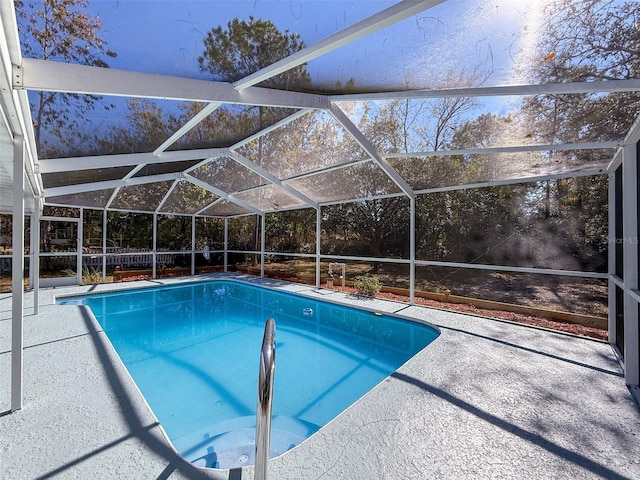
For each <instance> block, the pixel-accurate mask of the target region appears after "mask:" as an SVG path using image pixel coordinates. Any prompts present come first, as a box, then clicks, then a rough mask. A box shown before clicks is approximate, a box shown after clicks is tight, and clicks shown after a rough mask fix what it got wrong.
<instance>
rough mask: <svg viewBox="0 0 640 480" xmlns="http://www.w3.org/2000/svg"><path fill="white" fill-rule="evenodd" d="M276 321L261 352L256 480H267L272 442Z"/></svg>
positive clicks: (267, 331)
mask: <svg viewBox="0 0 640 480" xmlns="http://www.w3.org/2000/svg"><path fill="white" fill-rule="evenodd" d="M275 362H276V321H275V320H274V319H273V318H269V319H267V324H266V325H265V327H264V336H263V338H262V350H261V352H260V371H259V374H258V405H257V408H256V452H255V453H256V460H255V475H254V478H255V480H266V479H267V466H268V463H269V443H270V441H271V406H272V402H273V377H274V373H275V367H276V363H275Z"/></svg>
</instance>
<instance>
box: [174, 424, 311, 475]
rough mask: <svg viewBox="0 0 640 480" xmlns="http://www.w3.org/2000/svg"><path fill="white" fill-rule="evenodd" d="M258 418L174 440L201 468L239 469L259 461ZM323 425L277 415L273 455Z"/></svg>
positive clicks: (286, 449) (273, 435) (181, 450)
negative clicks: (256, 455) (257, 449)
mask: <svg viewBox="0 0 640 480" xmlns="http://www.w3.org/2000/svg"><path fill="white" fill-rule="evenodd" d="M255 423H256V422H255V417H254V416H248V417H237V418H234V419H231V420H227V421H224V422H220V423H218V424H215V425H212V426H211V427H210V428H209V429H208V431H206V432H204V433H200V434H199V435H189V436H188V437H181V438H179V439H172V441H173V443H174V446H175V447H176V448H177V449H178V451H179V452H181V455H182V456H183V457H184V458H185V459H186V460H187V461H189V462H191V463H193V464H194V465H196V466H199V467H208V468H236V467H243V466H246V465H253V464H254V462H255V438H256V427H255ZM318 429H319V427H318V426H317V425H314V424H312V423H309V422H305V421H304V420H299V419H296V418H292V417H286V416H275V417H273V420H272V423H271V442H270V450H269V458H274V457H277V456H279V455H282V454H283V453H285V452H287V451H288V450H291V449H292V448H293V447H295V446H296V445H299V444H300V443H301V442H302V441H304V440H305V439H306V438H308V437H309V436H311V435H312V434H313V433H315V432H316V431H317V430H318Z"/></svg>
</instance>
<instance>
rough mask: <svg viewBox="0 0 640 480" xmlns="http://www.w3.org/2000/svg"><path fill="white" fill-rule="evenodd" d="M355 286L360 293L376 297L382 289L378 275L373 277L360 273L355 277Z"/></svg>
mask: <svg viewBox="0 0 640 480" xmlns="http://www.w3.org/2000/svg"><path fill="white" fill-rule="evenodd" d="M353 286H354V287H355V288H356V290H357V291H358V294H359V295H364V296H367V297H375V296H376V293H378V292H379V291H380V289H381V288H382V286H381V285H380V281H379V280H378V277H372V276H370V275H360V276H359V277H356V278H354V279H353Z"/></svg>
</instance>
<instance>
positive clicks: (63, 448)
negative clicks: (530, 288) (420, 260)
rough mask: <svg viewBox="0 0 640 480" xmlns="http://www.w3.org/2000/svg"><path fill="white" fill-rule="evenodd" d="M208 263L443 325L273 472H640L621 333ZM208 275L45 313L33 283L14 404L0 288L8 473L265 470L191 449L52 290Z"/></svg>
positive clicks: (1, 449)
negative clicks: (560, 329)
mask: <svg viewBox="0 0 640 480" xmlns="http://www.w3.org/2000/svg"><path fill="white" fill-rule="evenodd" d="M207 278H237V279H242V280H246V281H251V282H254V283H258V284H263V285H265V286H268V287H271V288H276V289H280V290H285V291H291V292H295V293H298V294H301V295H309V296H312V297H314V298H318V297H321V298H323V299H326V300H331V301H334V302H338V303H347V304H350V305H355V306H358V305H359V306H363V307H364V308H368V309H371V310H375V311H384V312H394V313H397V314H399V315H401V316H405V317H411V318H415V319H418V320H422V321H427V322H429V323H431V324H433V325H435V326H437V327H438V328H439V329H440V332H441V334H440V336H439V338H438V339H437V340H435V341H434V342H433V343H431V344H430V345H429V346H428V347H427V348H426V349H424V350H423V351H421V352H420V353H418V354H417V355H416V356H415V357H414V358H413V359H411V360H410V361H409V362H407V363H406V364H405V365H404V366H402V367H401V368H400V369H399V370H398V371H397V372H396V373H395V374H393V375H392V376H391V377H389V378H387V379H386V380H384V381H383V382H382V383H380V384H379V385H378V386H376V387H375V388H374V389H373V390H372V391H371V392H369V393H368V394H367V395H365V396H364V397H363V398H361V399H360V400H359V401H358V402H356V403H355V404H354V405H352V406H351V407H350V408H349V409H348V410H346V411H345V412H343V413H342V414H341V415H340V416H338V417H337V418H336V419H335V420H333V421H332V422H330V423H329V424H328V425H326V426H325V427H324V428H322V429H321V430H320V431H319V432H318V433H316V434H315V435H314V436H313V437H311V438H309V439H308V440H306V441H305V442H303V443H302V444H301V445H299V446H297V447H296V448H294V449H293V450H291V451H289V452H287V453H286V454H284V455H282V456H281V457H278V458H276V459H273V460H271V461H270V463H269V478H271V479H274V480H286V479H291V480H304V479H319V478H322V479H416V480H417V479H420V480H422V479H425V478H442V479H485V478H496V479H511V478H513V479H516V478H517V479H527V478H531V479H534V478H535V479H542V478H544V479H546V478H549V479H551V478H552V479H565V478H566V479H569V478H571V479H574V478H578V479H591V478H594V479H595V478H606V479H638V478H640V410H639V409H638V406H637V405H636V403H635V402H634V400H633V396H632V395H631V393H630V391H629V389H628V388H627V387H626V386H625V384H624V378H623V377H622V371H621V368H620V366H619V364H618V360H617V358H616V355H615V354H614V352H613V350H612V348H611V347H610V346H609V345H608V344H607V343H603V342H598V341H594V340H589V339H583V338H578V337H574V336H570V335H565V334H561V333H556V332H550V331H546V330H541V329H536V328H531V327H527V326H521V325H515V324H511V323H507V322H501V321H496V320H491V319H486V318H482V317H475V316H469V315H464V314H459V313H453V312H446V311H441V310H435V309H432V308H427V307H419V306H408V305H406V304H401V303H396V302H390V301H386V300H377V299H376V300H373V299H359V298H357V297H354V296H351V295H346V294H343V293H339V292H334V291H327V290H322V291H321V290H317V289H315V288H314V287H310V286H305V285H299V284H291V283H286V282H280V281H275V280H269V279H259V278H255V277H250V276H244V275H227V276H225V275H211V276H207V277H198V278H197V279H207ZM194 280H196V279H194V278H193V277H187V278H182V279H175V280H161V281H160V280H158V281H141V282H131V283H126V284H110V285H98V286H85V287H69V288H66V287H65V288H56V289H43V290H41V291H40V310H39V313H38V314H37V315H33V308H32V302H33V294H32V293H27V294H25V310H24V311H25V317H24V343H25V349H24V374H25V375H24V404H23V408H22V410H20V411H18V412H14V413H7V411H8V409H9V406H10V403H9V394H10V357H11V354H10V352H9V351H10V345H11V295H10V294H0V413H1V416H0V478H2V479H11V480H14V479H16V480H17V479H46V478H74V479H121V478H122V479H208V478H214V479H230V480H237V479H242V480H247V479H252V478H253V468H252V467H248V468H244V469H237V470H232V471H228V470H200V469H197V468H195V467H193V466H191V465H189V464H187V463H186V462H184V461H182V460H181V459H180V458H179V457H178V456H177V455H176V454H175V453H174V452H173V449H172V448H171V446H170V444H169V443H168V442H167V441H166V439H165V437H164V435H163V432H162V429H161V428H160V427H159V425H158V424H157V422H156V420H155V418H154V416H153V415H152V413H151V412H150V410H149V409H148V407H147V405H146V403H145V401H144V399H143V398H142V397H141V396H140V394H139V392H138V390H137V388H136V387H135V385H134V384H133V382H132V380H131V379H130V377H129V376H128V374H127V372H126V370H125V369H124V367H123V366H122V364H121V363H120V361H119V359H118V357H117V355H116V354H115V353H114V352H113V350H112V348H111V345H110V343H109V342H108V340H107V339H106V337H105V335H104V333H103V332H102V330H101V329H100V328H99V326H98V325H97V323H96V322H95V320H94V319H93V318H92V316H91V315H90V314H89V313H87V312H86V311H84V310H83V308H81V307H77V306H73V305H54V303H53V299H54V295H62V294H69V293H85V292H95V291H103V290H109V289H114V288H132V287H140V286H152V285H158V284H168V283H175V282H190V281H194ZM256 368H257V367H256ZM276 375H277V367H276ZM256 388H257V387H256Z"/></svg>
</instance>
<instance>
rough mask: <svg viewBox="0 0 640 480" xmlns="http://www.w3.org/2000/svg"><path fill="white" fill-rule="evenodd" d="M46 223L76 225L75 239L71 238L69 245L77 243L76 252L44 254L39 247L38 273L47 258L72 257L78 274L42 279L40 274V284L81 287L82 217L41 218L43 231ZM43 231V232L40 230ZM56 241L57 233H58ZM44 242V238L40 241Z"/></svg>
mask: <svg viewBox="0 0 640 480" xmlns="http://www.w3.org/2000/svg"><path fill="white" fill-rule="evenodd" d="M44 222H61V223H75V224H76V225H75V238H69V239H66V240H69V244H71V245H73V244H74V243H75V250H74V251H70V252H43V251H42V250H41V249H40V245H38V271H39V272H40V268H41V266H40V260H41V259H42V258H46V257H71V258H75V261H76V274H75V275H73V276H59V277H44V278H43V277H42V275H41V274H39V283H40V286H41V287H60V286H66V285H81V284H82V237H81V236H82V233H81V229H82V217H80V218H75V217H54V216H41V217H40V222H39V224H38V228H39V229H41V228H42V225H43V223H44ZM40 231H41V230H40ZM56 240H58V239H57V232H56ZM40 241H41V242H42V238H41V239H40Z"/></svg>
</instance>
